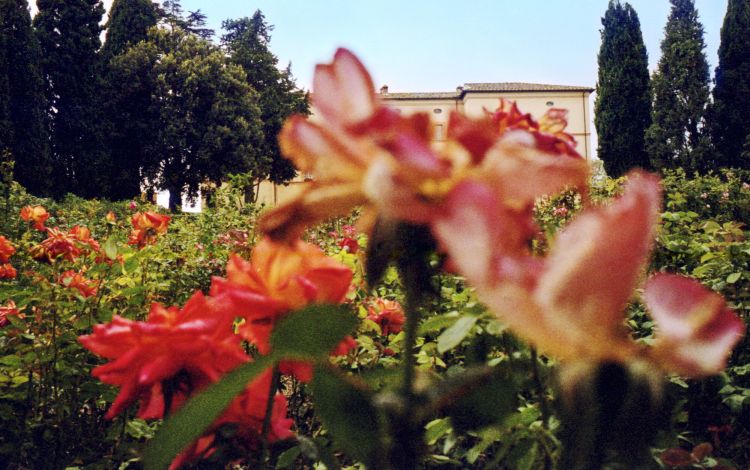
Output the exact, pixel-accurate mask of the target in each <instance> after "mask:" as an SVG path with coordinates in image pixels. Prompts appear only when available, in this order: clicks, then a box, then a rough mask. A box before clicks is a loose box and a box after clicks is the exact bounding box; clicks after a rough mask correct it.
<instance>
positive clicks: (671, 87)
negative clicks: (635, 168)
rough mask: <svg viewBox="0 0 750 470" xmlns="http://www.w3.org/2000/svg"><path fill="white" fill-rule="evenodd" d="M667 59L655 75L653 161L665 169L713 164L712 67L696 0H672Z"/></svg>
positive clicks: (663, 50) (650, 132) (649, 142)
mask: <svg viewBox="0 0 750 470" xmlns="http://www.w3.org/2000/svg"><path fill="white" fill-rule="evenodd" d="M671 3H672V11H671V12H670V14H669V19H668V20H667V25H666V27H665V28H664V40H663V41H662V43H661V53H662V55H661V58H660V59H659V65H658V68H657V70H656V72H655V73H654V76H653V78H652V80H651V86H652V89H653V92H654V102H653V115H652V116H653V124H652V125H651V127H650V128H649V129H648V131H647V133H646V141H647V143H646V145H647V148H648V151H649V156H650V157H651V163H652V165H653V166H654V167H656V168H659V169H669V168H678V167H681V168H685V169H687V170H702V169H704V168H706V167H707V166H709V164H708V163H707V162H706V159H707V158H708V156H709V152H708V139H707V133H706V132H705V124H706V109H707V106H708V96H709V71H708V62H707V61H706V55H705V54H704V53H703V49H705V47H706V45H705V42H704V41H703V26H702V25H701V24H700V22H699V21H698V12H697V11H696V9H695V4H694V1H693V0H671Z"/></svg>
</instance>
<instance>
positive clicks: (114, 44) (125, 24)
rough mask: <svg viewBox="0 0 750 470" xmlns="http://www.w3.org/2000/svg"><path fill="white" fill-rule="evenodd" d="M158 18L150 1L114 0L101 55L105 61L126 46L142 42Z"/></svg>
mask: <svg viewBox="0 0 750 470" xmlns="http://www.w3.org/2000/svg"><path fill="white" fill-rule="evenodd" d="M158 20H159V17H158V13H157V10H156V8H155V6H154V4H153V2H152V1H151V0H114V2H112V8H111V9H110V10H109V21H107V26H106V28H107V40H106V41H105V43H104V46H103V47H102V50H101V54H102V56H103V57H104V58H105V60H109V59H110V58H111V57H112V56H115V55H117V54H120V53H121V52H123V51H124V50H125V49H126V48H127V47H128V46H130V45H133V44H136V43H138V42H140V41H143V40H145V39H146V37H147V36H148V30H149V28H151V27H153V26H156V23H157V22H158Z"/></svg>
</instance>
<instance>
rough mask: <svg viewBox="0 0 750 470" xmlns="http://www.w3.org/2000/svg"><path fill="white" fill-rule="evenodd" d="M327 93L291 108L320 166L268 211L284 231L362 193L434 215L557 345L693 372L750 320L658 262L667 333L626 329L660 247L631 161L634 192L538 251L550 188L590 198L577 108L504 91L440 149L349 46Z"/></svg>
mask: <svg viewBox="0 0 750 470" xmlns="http://www.w3.org/2000/svg"><path fill="white" fill-rule="evenodd" d="M313 100H314V104H315V107H316V109H317V110H318V112H319V115H320V118H321V119H320V120H319V121H316V122H312V121H308V120H307V119H305V118H304V117H301V116H300V117H295V118H292V119H290V120H289V121H288V122H287V124H286V125H285V127H284V129H283V130H282V133H281V135H280V144H281V147H282V150H283V151H284V152H285V154H286V155H287V156H288V157H290V158H291V159H292V160H293V161H294V162H295V163H296V165H297V166H298V167H299V168H300V170H301V171H303V172H306V173H310V174H312V175H313V176H314V178H313V179H312V181H310V182H309V183H307V186H306V187H305V188H304V190H303V191H301V192H300V193H298V195H297V196H296V197H295V198H293V199H291V200H290V201H289V202H287V203H284V204H282V205H280V206H277V207H276V208H274V209H272V210H270V211H269V212H267V213H265V214H264V216H263V217H262V218H261V221H260V227H261V229H262V230H263V231H264V232H266V233H267V234H269V235H270V236H272V237H274V238H277V239H282V240H293V239H294V238H295V237H296V236H298V235H299V234H300V233H301V232H302V230H303V229H304V228H305V227H306V226H308V225H311V224H313V223H315V222H318V221H320V220H322V219H324V218H327V217H330V216H336V215H342V214H344V213H346V212H347V211H349V210H350V209H351V208H353V207H354V206H357V205H362V206H364V208H365V213H364V214H363V220H364V221H365V222H364V224H363V225H364V226H365V227H367V226H368V223H372V221H373V220H375V218H376V217H377V218H380V219H391V220H399V221H405V222H409V223H412V224H421V225H424V226H426V227H428V228H429V229H430V231H431V233H432V235H433V237H434V238H435V239H436V240H437V242H438V244H439V247H440V249H441V250H442V251H443V252H444V253H445V254H446V255H447V256H448V261H449V266H451V267H452V268H454V269H456V270H457V271H458V272H459V273H460V274H462V275H463V276H465V277H466V278H467V280H468V281H469V282H470V283H471V284H472V285H473V286H474V287H475V288H476V291H477V293H478V295H479V298H480V299H481V300H483V301H484V302H485V303H486V304H487V305H488V306H489V307H490V309H491V310H492V311H493V312H494V313H495V314H496V315H497V316H498V317H500V318H501V320H502V321H504V322H505V323H506V324H508V325H509V326H510V327H511V328H512V329H513V330H514V331H515V332H516V333H517V334H518V335H519V336H521V337H522V338H524V339H526V340H527V341H529V342H530V343H532V344H534V345H536V346H537V347H539V348H540V349H542V350H543V351H545V352H547V353H549V354H552V355H555V356H557V357H560V358H562V359H565V360H569V361H575V360H581V361H587V362H594V363H596V362H629V361H635V360H647V361H651V362H652V363H653V364H655V365H656V366H658V367H661V368H662V369H663V370H665V371H669V372H676V373H679V374H683V375H685V376H688V377H696V376H702V375H707V374H711V373H716V372H718V371H719V370H721V368H722V367H723V366H724V363H725V361H726V357H727V355H728V354H729V352H730V351H731V348H732V347H733V346H734V344H736V342H737V341H738V340H739V338H740V337H741V335H742V333H743V330H744V325H743V323H742V321H741V320H740V319H739V318H738V317H737V316H736V315H735V313H734V312H733V311H732V310H731V309H729V308H728V307H727V306H726V304H725V302H724V300H723V299H722V298H721V297H720V296H718V295H717V294H714V293H712V292H710V291H708V290H706V289H705V288H703V287H702V286H700V285H699V284H698V283H697V282H696V281H693V280H690V279H687V278H683V277H679V276H674V275H669V274H657V275H656V276H654V277H652V278H651V279H650V280H649V281H648V282H647V283H646V284H645V292H644V295H643V299H644V301H645V302H646V304H647V306H648V307H649V309H650V311H651V313H652V316H653V318H654V319H655V320H656V322H657V324H658V326H657V339H656V341H655V344H654V345H653V347H651V348H645V347H643V346H642V345H640V344H637V343H635V342H634V341H632V340H630V338H629V335H628V332H627V330H626V329H625V327H624V321H623V320H624V318H623V311H624V309H625V307H626V304H627V302H628V301H629V299H630V297H631V294H632V292H633V291H634V289H635V288H636V287H638V286H639V285H640V282H639V281H640V280H641V276H642V272H643V271H644V269H645V267H646V264H647V260H648V257H649V255H650V252H651V250H652V247H653V246H652V245H653V239H654V237H655V227H656V222H657V217H658V213H659V210H660V204H659V202H660V194H661V193H660V185H659V181H658V179H657V178H656V177H655V176H652V175H648V174H645V173H639V172H634V173H631V174H630V175H629V180H630V181H629V183H628V185H627V188H626V190H625V194H624V195H623V196H622V197H621V198H620V199H618V200H617V201H616V202H615V203H614V204H612V205H611V206H610V207H607V208H596V207H587V208H586V209H584V210H583V211H582V213H581V215H580V216H579V217H578V218H577V219H576V220H575V221H574V222H572V223H571V224H570V226H569V227H567V228H566V229H565V230H564V231H563V232H562V233H561V234H560V235H559V236H558V237H557V239H556V240H555V241H554V244H553V247H552V249H551V251H550V253H549V255H548V256H546V257H539V256H535V255H534V254H533V253H532V252H531V250H530V249H529V247H530V245H531V240H532V239H533V237H534V236H535V235H536V234H537V233H538V232H539V229H538V228H537V227H536V224H535V222H534V219H533V211H532V210H533V205H534V203H535V201H536V200H537V199H538V198H539V197H541V196H545V195H550V194H554V193H558V192H560V191H561V190H563V189H565V188H576V189H578V190H579V191H580V192H581V194H582V195H583V197H584V202H585V204H584V206H588V205H589V204H588V201H586V199H587V197H586V194H587V182H588V176H589V166H588V164H587V162H586V161H585V160H584V159H583V158H581V157H580V155H579V154H578V153H577V152H576V151H575V142H574V139H573V138H572V137H571V136H570V135H569V134H567V133H566V132H565V127H566V124H567V123H566V119H565V117H566V115H565V111H563V110H559V109H551V110H549V111H548V112H547V114H546V115H545V116H543V117H542V118H541V119H540V120H539V121H536V120H534V119H533V118H532V117H531V116H530V115H528V114H524V113H522V112H521V111H520V110H519V109H518V107H517V106H516V105H515V103H512V102H509V101H507V100H501V102H500V106H499V107H498V108H497V109H496V110H495V111H494V112H488V113H486V115H485V116H484V117H482V118H479V119H474V118H469V117H466V116H463V115H461V114H459V113H457V112H454V113H452V114H451V116H450V118H449V122H448V132H447V140H446V141H445V142H444V143H443V145H441V146H440V147H435V146H433V145H431V129H432V126H431V124H430V116H429V115H428V114H426V113H416V114H413V115H410V116H402V115H401V114H399V113H397V112H396V111H395V110H392V109H389V108H388V107H386V106H384V105H383V104H382V103H380V102H379V99H378V96H377V94H376V93H375V90H374V87H373V83H372V79H371V78H370V75H369V74H368V73H367V71H366V70H365V68H364V67H363V66H362V64H361V63H360V62H359V60H358V59H357V58H356V57H355V56H354V55H353V54H352V53H351V52H349V51H347V50H343V49H340V50H339V51H337V52H336V54H335V56H334V59H333V62H332V63H331V64H325V65H319V66H318V68H317V69H316V73H315V77H314V94H313ZM556 215H558V216H561V217H562V216H565V215H567V214H564V213H562V211H558V213H557V214H556Z"/></svg>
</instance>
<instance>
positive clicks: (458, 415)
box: [438, 367, 519, 432]
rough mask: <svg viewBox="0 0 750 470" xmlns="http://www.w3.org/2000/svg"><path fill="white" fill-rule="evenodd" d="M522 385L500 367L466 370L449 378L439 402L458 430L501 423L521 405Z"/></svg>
mask: <svg viewBox="0 0 750 470" xmlns="http://www.w3.org/2000/svg"><path fill="white" fill-rule="evenodd" d="M518 391H519V386H518V383H517V381H516V380H515V379H514V377H513V375H512V373H511V372H510V371H509V370H507V369H505V368H500V367H494V368H489V367H481V368H472V369H467V370H466V371H465V372H464V373H462V374H460V375H458V376H456V377H453V378H451V379H449V380H448V381H446V383H445V385H444V386H443V387H442V390H441V393H440V394H439V398H438V402H439V403H444V404H445V405H444V406H443V408H444V410H445V412H446V414H448V416H450V417H451V422H452V423H453V427H454V429H456V431H457V432H463V431H467V430H473V429H479V428H482V427H484V426H489V425H491V424H495V423H499V422H501V421H502V420H504V419H505V418H506V417H507V416H508V415H509V414H511V413H513V412H514V411H516V409H517V407H518V399H517V394H518Z"/></svg>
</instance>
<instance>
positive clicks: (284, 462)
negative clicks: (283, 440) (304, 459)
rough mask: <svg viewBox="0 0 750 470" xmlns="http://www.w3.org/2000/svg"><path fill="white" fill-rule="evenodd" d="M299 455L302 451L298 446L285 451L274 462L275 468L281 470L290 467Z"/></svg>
mask: <svg viewBox="0 0 750 470" xmlns="http://www.w3.org/2000/svg"><path fill="white" fill-rule="evenodd" d="M301 453H302V449H300V448H299V446H294V447H292V448H291V449H287V450H285V451H284V452H282V453H281V455H279V458H278V459H277V460H276V468H278V469H281V468H289V467H291V466H292V465H293V464H294V461H295V460H297V457H299V455H300V454H301Z"/></svg>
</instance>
